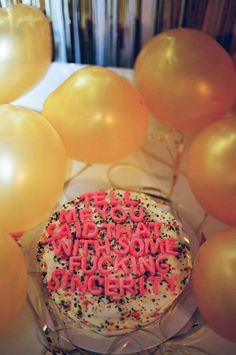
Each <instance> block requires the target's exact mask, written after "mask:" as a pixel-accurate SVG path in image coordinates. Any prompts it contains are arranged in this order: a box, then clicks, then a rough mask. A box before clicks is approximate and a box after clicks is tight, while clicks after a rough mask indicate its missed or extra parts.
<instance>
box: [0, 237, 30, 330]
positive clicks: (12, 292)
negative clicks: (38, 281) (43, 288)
mask: <svg viewBox="0 0 236 355" xmlns="http://www.w3.org/2000/svg"><path fill="white" fill-rule="evenodd" d="M0 290H1V292H0V314H1V317H0V335H1V334H2V333H4V332H5V331H6V330H7V329H8V328H9V326H10V325H11V324H12V322H13V321H14V320H15V319H16V318H17V316H18V314H19V312H20V311H21V309H22V307H23V305H24V302H25V299H26V291H27V271H26V265H25V262H24V257H23V254H22V252H21V250H20V248H19V247H18V245H17V244H16V242H15V241H14V240H13V239H12V238H11V237H10V236H9V235H7V234H3V233H0Z"/></svg>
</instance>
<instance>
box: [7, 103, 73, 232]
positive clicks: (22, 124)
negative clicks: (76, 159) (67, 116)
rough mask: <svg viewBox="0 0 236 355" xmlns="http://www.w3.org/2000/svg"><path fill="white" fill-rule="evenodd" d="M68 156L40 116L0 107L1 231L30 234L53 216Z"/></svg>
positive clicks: (54, 133)
mask: <svg viewBox="0 0 236 355" xmlns="http://www.w3.org/2000/svg"><path fill="white" fill-rule="evenodd" d="M65 172H66V155H65V149H64V146H63V144H62V142H61V140H60V138H59V136H58V134H57V132H56V131H55V130H54V128H53V127H52V126H51V125H50V124H49V122H48V121H47V120H46V119H45V118H44V117H43V116H41V115H40V114H38V113H36V112H34V111H32V110H28V109H24V108H19V107H15V106H12V105H1V106H0V196H1V199H0V211H1V213H0V230H1V231H4V232H9V233H13V232H21V231H27V230H29V229H31V228H33V227H35V226H37V225H38V224H39V223H40V222H42V221H43V219H44V218H46V217H47V216H48V214H50V212H51V210H52V209H53V207H54V205H55V203H56V202H57V199H58V197H59V196H60V193H61V192H62V187H63V183H64V179H65Z"/></svg>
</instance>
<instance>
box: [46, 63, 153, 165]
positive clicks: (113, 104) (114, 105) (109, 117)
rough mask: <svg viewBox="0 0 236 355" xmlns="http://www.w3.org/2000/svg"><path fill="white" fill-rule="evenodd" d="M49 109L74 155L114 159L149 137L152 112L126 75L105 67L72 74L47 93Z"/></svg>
mask: <svg viewBox="0 0 236 355" xmlns="http://www.w3.org/2000/svg"><path fill="white" fill-rule="evenodd" d="M42 112H43V115H44V116H45V117H46V118H47V119H48V120H49V121H50V122H51V124H52V125H53V126H54V127H55V129H56V130H57V132H58V133H59V134H60V136H61V137H62V140H63V142H64V144H65V147H66V151H67V154H68V156H69V158H71V159H75V160H81V161H84V162H86V163H111V162H113V161H117V160H119V159H121V158H124V157H125V156H127V155H129V154H131V153H133V152H134V151H135V150H136V149H138V148H139V146H140V145H141V144H142V143H143V141H144V139H145V135H146V130H147V119H148V112H147V109H146V107H145V105H144V102H143V100H142V99H141V97H140V95H139V94H138V92H137V91H136V90H135V89H134V87H133V86H132V85H131V84H130V83H129V82H128V81H127V80H125V79H124V78H122V77H121V76H119V75H117V74H115V73H114V72H112V71H110V70H108V69H105V68H100V67H86V68H84V69H80V70H78V71H77V72H75V73H74V74H73V75H71V76H70V77H69V78H68V79H67V80H66V81H65V82H64V83H63V84H62V85H60V86H59V87H58V88H57V89H56V90H55V91H54V92H53V93H52V94H51V95H49V97H48V98H47V100H46V102H45V104H44V107H43V111H42Z"/></svg>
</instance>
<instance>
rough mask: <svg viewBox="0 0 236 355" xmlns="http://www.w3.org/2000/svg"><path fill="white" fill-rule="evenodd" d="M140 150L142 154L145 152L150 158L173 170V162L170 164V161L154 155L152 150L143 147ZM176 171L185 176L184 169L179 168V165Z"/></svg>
mask: <svg viewBox="0 0 236 355" xmlns="http://www.w3.org/2000/svg"><path fill="white" fill-rule="evenodd" d="M141 150H142V152H143V153H144V154H146V155H147V156H149V157H150V158H152V159H154V160H156V161H158V162H159V163H161V164H163V165H165V166H167V167H168V168H170V169H171V170H174V169H175V165H176V164H175V163H174V162H173V164H171V163H169V162H167V161H165V160H164V159H163V158H161V157H159V156H158V155H156V154H154V153H152V152H150V151H148V150H146V149H145V148H144V147H142V148H141ZM168 151H169V150H168ZM178 172H179V173H180V174H182V175H183V176H186V173H185V171H184V170H183V169H181V168H180V167H178Z"/></svg>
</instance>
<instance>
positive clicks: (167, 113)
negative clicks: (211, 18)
mask: <svg viewBox="0 0 236 355" xmlns="http://www.w3.org/2000/svg"><path fill="white" fill-rule="evenodd" d="M135 81H136V84H137V87H138V89H139V91H140V93H141V94H142V96H143V98H144V100H145V102H146V104H147V106H148V108H149V109H150V111H151V112H152V114H153V115H154V116H155V117H156V119H158V120H161V121H163V122H165V123H167V124H169V125H170V126H173V127H175V128H177V129H179V130H180V131H183V132H193V131H198V130H199V129H202V128H203V127H205V126H206V125H207V124H209V123H210V122H212V121H215V120H216V119H219V118H221V117H223V115H224V113H225V112H227V111H228V109H229V108H230V107H231V106H232V105H233V103H234V100H235V96H236V73H235V70H234V66H233V63H232V60H231V58H230V56H229V55H228V54H227V52H226V51H225V50H224V49H223V47H221V46H220V45H219V44H218V43H217V42H216V41H215V40H213V39H212V38H210V37H209V36H207V35H205V34H204V33H202V32H200V31H196V30H191V29H174V30H170V31H167V32H163V33H161V34H160V35H158V36H156V37H154V38H153V39H152V40H151V41H149V42H148V43H147V44H146V45H145V46H144V48H143V49H142V50H141V52H140V54H139V56H138V58H137V61H136V63H135Z"/></svg>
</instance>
